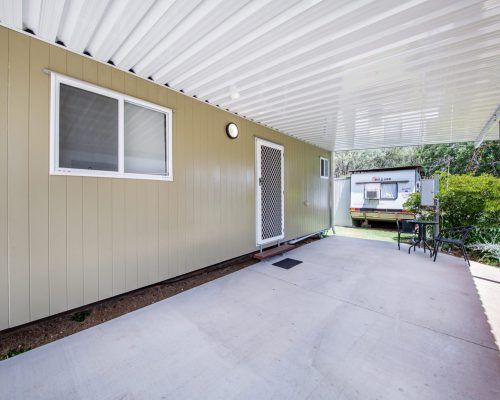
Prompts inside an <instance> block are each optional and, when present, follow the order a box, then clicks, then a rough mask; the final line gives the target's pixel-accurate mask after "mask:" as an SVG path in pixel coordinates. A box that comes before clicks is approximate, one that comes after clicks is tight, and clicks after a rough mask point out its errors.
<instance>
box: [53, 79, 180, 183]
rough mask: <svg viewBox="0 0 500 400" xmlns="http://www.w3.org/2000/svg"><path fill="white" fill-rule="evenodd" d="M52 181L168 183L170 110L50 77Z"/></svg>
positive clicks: (82, 84)
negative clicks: (92, 179)
mask: <svg viewBox="0 0 500 400" xmlns="http://www.w3.org/2000/svg"><path fill="white" fill-rule="evenodd" d="M51 84H52V89H51V90H52V92H51V94H52V102H51V107H52V109H51V114H52V115H51V167H50V172H51V173H52V174H55V175H77V176H98V177H114V178H135V179H160V180H172V145H171V143H172V137H171V136H172V110H170V109H168V108H163V107H160V106H157V105H155V104H152V103H148V102H145V101H142V100H139V99H136V98H133V97H130V96H126V95H124V94H122V93H118V92H114V91H112V90H108V89H104V88H101V87H98V86H94V85H91V84H88V83H85V82H81V81H78V80H76V79H72V78H69V77H66V76H63V75H59V74H56V73H52V80H51Z"/></svg>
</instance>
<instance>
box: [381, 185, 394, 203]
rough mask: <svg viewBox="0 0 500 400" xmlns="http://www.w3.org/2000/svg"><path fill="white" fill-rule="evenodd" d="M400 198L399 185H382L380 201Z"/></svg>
mask: <svg viewBox="0 0 500 400" xmlns="http://www.w3.org/2000/svg"><path fill="white" fill-rule="evenodd" d="M397 198H398V184H397V183H382V184H381V185H380V199H381V200H395V199H397Z"/></svg>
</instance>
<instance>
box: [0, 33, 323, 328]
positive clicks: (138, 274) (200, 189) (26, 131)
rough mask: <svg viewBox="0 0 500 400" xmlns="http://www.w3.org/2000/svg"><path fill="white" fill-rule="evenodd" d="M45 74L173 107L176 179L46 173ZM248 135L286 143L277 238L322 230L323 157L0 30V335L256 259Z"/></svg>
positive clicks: (221, 113) (122, 74)
mask: <svg viewBox="0 0 500 400" xmlns="http://www.w3.org/2000/svg"><path fill="white" fill-rule="evenodd" d="M43 68H49V69H50V70H53V71H56V72H60V73H63V74H66V75H69V76H71V77H74V78H78V79H81V80H83V81H87V82H91V83H94V84H97V85H100V86H103V87H106V88H110V89H113V90H116V91H119V92H123V93H126V94H128V95H131V96H135V97H138V98H140V99H144V100H147V101H150V102H153V103H157V104H159V105H162V106H165V107H170V108H173V109H174V110H175V112H174V115H173V174H174V181H173V182H162V181H151V180H130V179H110V178H88V177H73V176H72V177H67V176H50V175H49V107H50V103H49V101H50V93H49V88H50V85H49V81H50V77H49V76H48V75H47V74H45V73H43V72H42V69H43ZM230 121H233V122H235V123H237V124H238V126H239V128H240V136H239V138H238V139H236V140H230V139H228V138H227V136H226V135H225V125H226V124H227V123H228V122H230ZM256 136H258V137H262V138H265V139H269V140H271V141H273V142H276V143H279V144H282V145H284V147H285V233H286V238H287V239H291V238H295V237H299V236H302V235H304V234H308V233H312V232H317V231H319V230H321V229H325V228H327V227H328V226H329V199H328V197H329V181H328V180H324V179H320V177H319V157H320V156H322V157H329V152H328V151H326V150H322V149H319V148H317V147H314V146H311V145H308V144H306V143H303V142H300V141H298V140H295V139H293V138H291V137H288V136H285V135H282V134H280V133H277V132H275V131H272V130H270V129H267V128H265V127H263V126H261V125H258V124H255V123H252V122H250V121H247V120H245V119H242V118H238V117H236V116H234V115H232V114H229V113H227V112H225V111H222V110H219V109H217V108H215V107H212V106H210V105H208V104H205V103H202V102H200V101H197V100H195V99H192V98H190V97H188V96H185V95H183V94H180V93H177V92H175V91H172V90H170V89H168V88H166V87H163V86H159V85H157V84H154V83H153V82H150V81H148V80H144V79H141V78H138V77H136V76H135V75H133V74H130V73H126V72H123V71H120V70H118V69H116V68H114V67H112V66H110V65H106V64H102V63H99V62H96V61H94V60H92V59H91V58H89V57H85V56H81V55H78V54H75V53H72V52H69V51H67V50H65V49H63V48H61V47H58V46H54V45H50V44H48V43H45V42H43V41H40V40H38V39H36V38H33V37H30V36H28V35H25V34H22V33H18V32H15V31H12V30H8V29H6V28H3V27H0V330H1V329H5V328H8V327H13V326H16V325H19V324H23V323H26V322H29V321H33V320H36V319H39V318H43V317H46V316H49V315H53V314H56V313H59V312H62V311H66V310H68V309H72V308H76V307H79V306H82V305H85V304H88V303H92V302H95V301H98V300H102V299H105V298H108V297H111V296H114V295H118V294H120V293H123V292H126V291H130V290H133V289H136V288H139V287H141V286H146V285H149V284H152V283H155V282H158V281H162V280H164V279H168V278H171V277H174V276H177V275H181V274H184V273H187V272H189V271H193V270H196V269H199V268H203V267H205V266H208V265H211V264H215V263H217V262H220V261H223V260H227V259H230V258H233V257H236V256H239V255H242V254H246V253H249V252H252V251H254V250H256V244H255V240H256V239H255V178H254V174H255V171H254V170H255V137H256Z"/></svg>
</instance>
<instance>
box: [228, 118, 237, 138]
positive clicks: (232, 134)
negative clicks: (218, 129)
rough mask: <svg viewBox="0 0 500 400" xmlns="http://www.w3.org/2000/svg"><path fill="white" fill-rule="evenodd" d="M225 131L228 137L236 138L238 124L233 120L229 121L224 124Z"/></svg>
mask: <svg viewBox="0 0 500 400" xmlns="http://www.w3.org/2000/svg"><path fill="white" fill-rule="evenodd" d="M226 133H227V136H229V138H230V139H236V138H237V137H238V134H239V130H238V126H236V124H235V123H234V122H230V123H229V124H227V125H226Z"/></svg>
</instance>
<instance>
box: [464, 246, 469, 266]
mask: <svg viewBox="0 0 500 400" xmlns="http://www.w3.org/2000/svg"><path fill="white" fill-rule="evenodd" d="M462 252H463V253H464V258H465V261H467V265H468V266H469V267H470V261H469V255H468V254H467V250H465V246H462Z"/></svg>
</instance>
